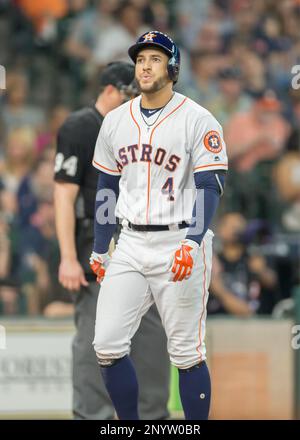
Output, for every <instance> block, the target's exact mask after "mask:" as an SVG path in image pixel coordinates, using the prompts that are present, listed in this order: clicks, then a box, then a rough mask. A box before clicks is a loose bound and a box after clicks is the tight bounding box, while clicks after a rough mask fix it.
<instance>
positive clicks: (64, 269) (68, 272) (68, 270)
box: [58, 258, 89, 291]
mask: <svg viewBox="0 0 300 440" xmlns="http://www.w3.org/2000/svg"><path fill="white" fill-rule="evenodd" d="M58 279H59V282H60V283H61V284H62V285H63V286H64V288H65V289H68V290H76V291H78V290H79V289H80V287H81V286H88V284H89V283H88V282H87V280H86V278H85V275H84V271H83V268H82V267H81V265H80V263H79V261H78V260H76V258H63V259H62V260H61V262H60V265H59V269H58Z"/></svg>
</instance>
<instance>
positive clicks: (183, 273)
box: [169, 240, 199, 282]
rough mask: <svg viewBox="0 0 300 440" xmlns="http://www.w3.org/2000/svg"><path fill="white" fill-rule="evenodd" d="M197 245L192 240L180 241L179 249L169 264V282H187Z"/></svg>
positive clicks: (197, 248)
mask: <svg viewBox="0 0 300 440" xmlns="http://www.w3.org/2000/svg"><path fill="white" fill-rule="evenodd" d="M198 250H199V245H198V243H196V242H195V241H193V240H181V242H180V248H179V249H177V251H176V252H175V254H174V256H173V257H172V259H171V262H170V264H169V270H171V275H170V278H169V281H174V282H176V281H182V280H187V279H188V278H189V277H190V276H191V273H192V270H193V266H194V261H195V257H196V255H197V252H198Z"/></svg>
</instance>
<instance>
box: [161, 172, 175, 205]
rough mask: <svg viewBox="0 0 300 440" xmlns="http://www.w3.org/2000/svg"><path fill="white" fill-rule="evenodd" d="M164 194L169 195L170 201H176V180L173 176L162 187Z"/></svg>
mask: <svg viewBox="0 0 300 440" xmlns="http://www.w3.org/2000/svg"><path fill="white" fill-rule="evenodd" d="M161 191H162V193H163V194H167V195H168V199H167V200H169V201H170V202H174V181H173V177H168V178H167V180H166V182H165V184H164V186H163V187H162V189H161Z"/></svg>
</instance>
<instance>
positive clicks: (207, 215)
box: [186, 171, 225, 245]
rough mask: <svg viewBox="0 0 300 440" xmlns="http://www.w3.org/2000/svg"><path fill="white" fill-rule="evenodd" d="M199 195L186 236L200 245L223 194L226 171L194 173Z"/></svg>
mask: <svg viewBox="0 0 300 440" xmlns="http://www.w3.org/2000/svg"><path fill="white" fill-rule="evenodd" d="M194 180H195V185H196V189H197V196H196V200H195V203H194V207H193V222H192V223H191V225H190V227H189V230H188V232H187V235H186V238H187V239H189V240H194V241H196V242H197V243H198V244H199V245H200V243H201V241H202V239H203V237H204V235H205V234H206V232H207V230H208V228H209V225H210V223H211V221H212V219H213V216H214V214H215V212H216V209H217V207H218V204H219V199H220V196H221V195H222V194H223V188H224V183H225V171H221V172H220V171H202V172H199V173H195V174H194Z"/></svg>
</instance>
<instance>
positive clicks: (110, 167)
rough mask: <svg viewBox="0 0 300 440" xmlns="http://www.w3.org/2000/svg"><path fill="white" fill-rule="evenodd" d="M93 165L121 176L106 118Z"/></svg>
mask: <svg viewBox="0 0 300 440" xmlns="http://www.w3.org/2000/svg"><path fill="white" fill-rule="evenodd" d="M93 165H94V167H95V168H97V169H98V170H100V171H103V173H106V174H111V175H113V176H120V175H121V172H120V165H119V164H118V162H117V160H116V159H115V156H114V152H113V147H112V145H111V142H110V139H109V136H108V135H107V120H106V119H105V118H104V121H103V124H102V126H101V129H100V131H99V135H98V138H97V141H96V146H95V152H94V157H93Z"/></svg>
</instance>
